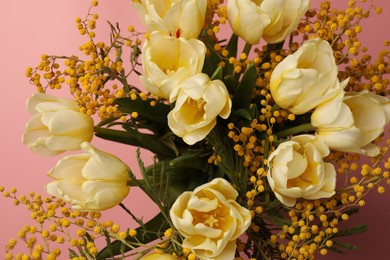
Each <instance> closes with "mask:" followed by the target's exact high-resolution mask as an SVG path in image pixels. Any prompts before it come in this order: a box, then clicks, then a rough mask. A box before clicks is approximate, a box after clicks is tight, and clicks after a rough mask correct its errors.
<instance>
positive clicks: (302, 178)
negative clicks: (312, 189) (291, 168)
mask: <svg viewBox="0 0 390 260" xmlns="http://www.w3.org/2000/svg"><path fill="white" fill-rule="evenodd" d="M317 184H318V178H317V175H316V174H314V172H313V169H310V168H309V167H308V168H306V170H305V171H304V172H303V173H302V174H301V175H299V176H298V177H296V178H293V179H289V180H288V181H287V188H292V187H300V188H306V187H308V186H310V185H317Z"/></svg>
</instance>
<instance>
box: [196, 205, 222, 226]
mask: <svg viewBox="0 0 390 260" xmlns="http://www.w3.org/2000/svg"><path fill="white" fill-rule="evenodd" d="M192 216H193V218H194V220H193V224H194V225H196V224H199V223H202V224H204V225H205V226H208V227H211V228H213V227H219V226H220V223H221V222H223V221H224V218H223V217H222V216H221V213H220V211H219V209H218V208H217V209H214V210H211V211H209V212H199V211H192Z"/></svg>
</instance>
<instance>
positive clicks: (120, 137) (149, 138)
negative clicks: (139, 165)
mask: <svg viewBox="0 0 390 260" xmlns="http://www.w3.org/2000/svg"><path fill="white" fill-rule="evenodd" d="M126 130H127V131H120V130H115V129H109V128H101V127H95V132H96V134H95V135H96V136H98V137H100V138H103V139H106V140H110V141H114V142H118V143H123V144H129V145H132V146H139V147H142V148H145V149H147V150H149V151H151V152H153V153H155V154H156V155H157V156H159V157H168V158H175V153H174V152H173V151H172V150H170V149H169V148H168V147H167V146H165V145H164V144H163V143H162V142H160V141H159V140H158V138H157V137H156V136H155V135H151V134H144V133H140V132H138V131H137V130H134V129H131V128H128V129H126Z"/></svg>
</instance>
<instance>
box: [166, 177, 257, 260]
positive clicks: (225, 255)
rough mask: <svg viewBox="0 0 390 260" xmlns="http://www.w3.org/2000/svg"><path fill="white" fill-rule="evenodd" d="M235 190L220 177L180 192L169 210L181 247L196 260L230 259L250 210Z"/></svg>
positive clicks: (247, 221) (245, 226)
mask: <svg viewBox="0 0 390 260" xmlns="http://www.w3.org/2000/svg"><path fill="white" fill-rule="evenodd" d="M237 196H238V193H237V191H236V190H235V189H234V188H233V187H232V185H231V184H230V183H229V182H228V181H226V180H225V179H222V178H216V179H214V180H212V181H211V182H209V183H206V184H203V185H201V186H199V187H197V188H195V190H194V191H187V192H184V193H183V194H181V195H180V196H179V197H178V198H177V200H176V201H175V203H174V204H173V205H172V208H171V210H170V217H171V220H172V223H173V225H174V226H175V228H176V229H177V230H178V231H179V233H180V234H181V235H182V236H183V237H184V240H183V243H182V245H183V247H184V248H188V249H191V251H192V252H193V253H194V254H195V255H196V256H197V257H199V258H200V259H214V260H226V259H234V254H235V252H236V247H237V246H236V239H237V238H238V237H239V236H240V235H241V234H243V233H244V232H245V231H246V230H247V229H248V227H249V225H250V223H251V215H250V211H249V210H248V209H246V208H244V207H242V206H240V205H239V204H238V203H237V202H236V199H237Z"/></svg>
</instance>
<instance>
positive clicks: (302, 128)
mask: <svg viewBox="0 0 390 260" xmlns="http://www.w3.org/2000/svg"><path fill="white" fill-rule="evenodd" d="M315 130H316V129H315V127H314V126H313V125H312V124H310V123H307V124H302V125H299V126H295V127H292V128H289V129H286V130H283V131H280V132H277V133H275V135H276V136H277V137H278V138H283V137H286V136H289V135H295V134H299V133H305V132H312V131H315Z"/></svg>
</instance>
